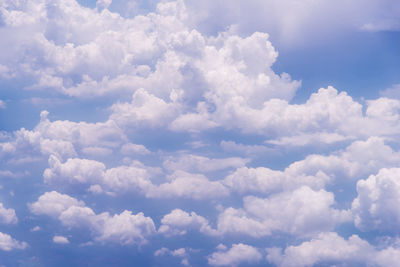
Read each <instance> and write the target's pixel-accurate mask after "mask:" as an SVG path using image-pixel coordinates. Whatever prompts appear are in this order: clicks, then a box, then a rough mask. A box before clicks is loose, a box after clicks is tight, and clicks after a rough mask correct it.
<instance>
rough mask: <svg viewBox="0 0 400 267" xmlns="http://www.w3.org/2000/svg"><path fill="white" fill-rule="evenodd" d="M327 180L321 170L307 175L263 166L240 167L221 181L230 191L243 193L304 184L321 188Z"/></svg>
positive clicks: (269, 190)
mask: <svg viewBox="0 0 400 267" xmlns="http://www.w3.org/2000/svg"><path fill="white" fill-rule="evenodd" d="M289 168H290V167H289ZM329 181H330V177H329V176H327V175H326V174H325V173H324V172H321V171H320V172H317V173H316V174H312V175H307V174H303V173H290V172H289V171H287V170H285V171H276V170H271V169H268V168H264V167H258V168H247V167H242V168H238V169H237V170H236V171H234V172H233V173H231V174H230V175H228V176H227V177H225V179H224V180H223V182H222V183H223V184H224V185H226V186H227V187H228V188H230V189H231V190H232V191H236V192H239V193H241V194H245V193H249V192H250V193H258V192H261V193H271V192H280V191H286V190H290V189H295V188H298V187H301V186H304V185H307V186H309V187H311V188H313V189H321V188H324V186H325V184H327V183H328V182H329Z"/></svg>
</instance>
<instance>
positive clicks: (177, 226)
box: [158, 209, 218, 236]
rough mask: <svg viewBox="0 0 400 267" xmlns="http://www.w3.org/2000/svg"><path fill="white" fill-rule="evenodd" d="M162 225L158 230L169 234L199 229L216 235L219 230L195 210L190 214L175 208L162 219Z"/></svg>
mask: <svg viewBox="0 0 400 267" xmlns="http://www.w3.org/2000/svg"><path fill="white" fill-rule="evenodd" d="M161 223H162V225H161V226H160V228H159V229H158V232H159V233H161V234H164V235H167V236H171V235H184V234H186V233H187V231H188V230H197V231H200V232H201V233H203V234H207V235H216V234H218V232H217V231H216V230H214V229H212V228H211V226H210V225H209V222H208V220H207V219H206V218H204V217H202V216H200V215H197V214H196V213H195V212H191V213H190V214H189V213H187V212H185V211H183V210H180V209H175V210H173V211H171V213H169V214H167V215H165V216H164V217H163V218H162V219H161Z"/></svg>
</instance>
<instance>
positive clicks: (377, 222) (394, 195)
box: [352, 168, 400, 232]
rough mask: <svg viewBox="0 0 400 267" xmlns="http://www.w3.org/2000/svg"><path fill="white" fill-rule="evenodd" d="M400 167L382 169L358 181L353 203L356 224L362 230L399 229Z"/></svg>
mask: <svg viewBox="0 0 400 267" xmlns="http://www.w3.org/2000/svg"><path fill="white" fill-rule="evenodd" d="M399 175H400V169H398V168H391V169H385V168H384V169H381V170H380V171H379V172H378V173H377V174H376V175H371V176H369V177H368V179H366V180H359V181H358V182H357V193H358V195H357V198H356V199H354V201H353V203H352V212H353V214H354V216H355V217H354V223H355V225H356V226H357V227H358V228H360V229H362V230H374V229H377V230H387V231H395V232H396V231H397V225H398V223H399V220H400V210H399V207H398V206H399V205H398V204H399V202H400V194H399V187H400V182H399Z"/></svg>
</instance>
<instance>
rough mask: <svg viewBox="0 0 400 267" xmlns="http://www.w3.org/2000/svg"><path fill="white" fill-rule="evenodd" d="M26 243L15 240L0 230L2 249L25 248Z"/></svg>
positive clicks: (0, 246)
mask: <svg viewBox="0 0 400 267" xmlns="http://www.w3.org/2000/svg"><path fill="white" fill-rule="evenodd" d="M27 247H28V244H27V243H26V242H20V241H18V240H15V239H14V238H12V237H11V236H10V235H8V234H4V233H1V232H0V249H1V250H4V251H11V250H14V249H26V248H27Z"/></svg>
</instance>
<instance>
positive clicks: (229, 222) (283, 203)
mask: <svg viewBox="0 0 400 267" xmlns="http://www.w3.org/2000/svg"><path fill="white" fill-rule="evenodd" d="M333 204H334V196H333V194H332V193H329V192H326V191H325V190H319V191H314V190H312V189H310V188H309V187H306V186H303V187H300V188H298V189H296V190H295V191H292V192H291V191H288V192H283V193H279V194H276V195H272V196H271V197H269V198H258V197H254V196H247V197H245V198H244V199H243V208H242V209H235V208H232V207H230V208H227V209H225V210H224V211H223V212H222V213H221V214H220V215H219V217H218V231H219V232H221V233H223V234H234V235H238V234H240V235H248V236H251V237H256V238H260V237H264V236H269V235H271V234H273V233H274V232H283V233H288V234H293V235H300V236H304V235H313V234H315V233H318V232H319V231H324V230H332V229H334V228H335V226H336V225H338V224H340V223H343V222H346V221H350V220H351V213H350V212H349V211H347V210H338V209H335V208H333V207H332V205H333Z"/></svg>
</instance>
